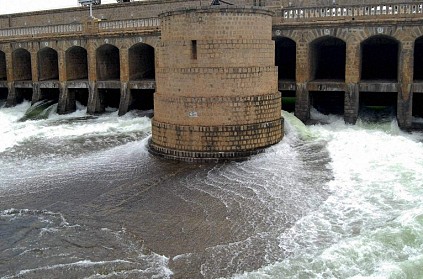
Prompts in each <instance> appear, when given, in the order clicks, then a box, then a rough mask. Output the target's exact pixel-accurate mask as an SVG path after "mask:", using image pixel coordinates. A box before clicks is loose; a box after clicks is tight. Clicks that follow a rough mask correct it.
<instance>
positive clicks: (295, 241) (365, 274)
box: [235, 115, 423, 279]
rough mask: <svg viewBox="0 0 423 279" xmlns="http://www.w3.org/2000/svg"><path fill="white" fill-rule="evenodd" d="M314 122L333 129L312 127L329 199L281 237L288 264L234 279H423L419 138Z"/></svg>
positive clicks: (422, 151)
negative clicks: (323, 144)
mask: <svg viewBox="0 0 423 279" xmlns="http://www.w3.org/2000/svg"><path fill="white" fill-rule="evenodd" d="M314 118H320V119H321V120H324V121H325V122H329V123H330V124H329V125H315V126H311V127H309V130H310V132H311V133H313V134H314V135H317V136H318V138H320V139H324V140H326V141H327V149H328V151H329V153H330V157H331V159H332V162H331V163H330V167H331V169H332V172H333V175H334V178H333V180H331V181H330V182H329V183H328V187H329V189H330V196H329V198H328V199H327V200H326V201H325V202H324V203H323V204H322V205H321V206H319V207H318V208H317V209H316V210H315V211H313V212H310V213H309V214H307V215H306V216H304V217H302V218H301V219H300V220H298V221H297V222H296V223H295V224H294V225H293V226H292V227H291V228H290V229H288V230H286V231H284V232H283V233H281V234H280V235H279V237H278V246H279V247H280V248H281V250H283V251H285V252H286V253H285V255H288V256H286V257H281V258H280V260H279V261H277V262H276V263H273V264H269V265H267V266H264V267H262V268H261V269H259V270H257V271H254V272H249V273H244V274H241V275H237V276H235V278H238V279H240V278H356V279H358V278H374V279H375V278H416V279H417V278H423V143H422V139H423V136H422V134H421V133H415V134H407V133H404V132H401V131H400V130H399V129H398V126H397V124H396V121H392V122H388V123H379V124H368V123H364V122H362V121H359V122H358V123H357V125H355V126H351V125H346V124H344V123H343V120H342V119H341V118H339V117H334V116H331V117H325V116H322V115H314ZM323 118H324V119H323Z"/></svg>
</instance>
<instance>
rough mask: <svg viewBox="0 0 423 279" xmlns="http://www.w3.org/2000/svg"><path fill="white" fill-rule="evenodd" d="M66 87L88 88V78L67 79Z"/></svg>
mask: <svg viewBox="0 0 423 279" xmlns="http://www.w3.org/2000/svg"><path fill="white" fill-rule="evenodd" d="M66 86H67V87H68V88H89V87H90V85H89V83H88V80H72V81H68V82H67V85H66Z"/></svg>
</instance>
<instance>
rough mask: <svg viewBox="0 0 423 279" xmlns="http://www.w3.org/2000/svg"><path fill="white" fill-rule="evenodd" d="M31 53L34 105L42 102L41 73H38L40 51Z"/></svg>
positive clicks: (34, 50)
mask: <svg viewBox="0 0 423 279" xmlns="http://www.w3.org/2000/svg"><path fill="white" fill-rule="evenodd" d="M30 53H31V72H32V102H31V103H32V104H34V103H36V102H38V101H40V99H41V90H40V83H39V72H38V68H39V66H38V49H32V50H31V51H30Z"/></svg>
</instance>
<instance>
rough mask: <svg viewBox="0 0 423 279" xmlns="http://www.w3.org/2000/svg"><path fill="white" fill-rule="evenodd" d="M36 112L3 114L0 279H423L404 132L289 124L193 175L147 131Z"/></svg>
mask: <svg viewBox="0 0 423 279" xmlns="http://www.w3.org/2000/svg"><path fill="white" fill-rule="evenodd" d="M28 108H29V103H23V104H21V105H19V106H17V107H15V108H0V127H1V129H0V130H1V132H0V135H1V140H0V165H1V168H2V169H1V173H0V237H1V238H0V239H1V241H0V278H171V277H175V278H220V277H221V278H423V201H422V199H423V143H422V141H423V134H422V133H417V132H416V133H405V132H402V131H400V130H399V129H398V126H397V123H396V121H395V120H389V121H386V119H382V120H381V121H379V122H377V123H368V122H367V121H365V120H359V121H358V123H357V125H355V126H351V125H346V124H344V123H343V120H342V118H341V117H337V116H324V115H320V114H318V113H316V112H313V118H315V119H318V120H319V122H321V123H327V124H325V125H319V124H317V125H313V126H304V125H303V124H302V123H301V122H299V121H298V120H297V119H296V118H295V117H293V116H292V115H290V114H287V113H285V121H286V136H285V138H284V140H283V141H282V142H281V143H279V144H277V145H275V146H273V147H271V148H269V149H268V150H267V151H266V152H265V153H263V154H260V155H257V156H254V157H253V158H251V160H248V161H245V162H240V163H226V164H216V165H190V164H183V163H177V162H169V161H164V160H161V159H157V158H154V157H153V156H151V155H150V154H148V152H147V149H146V145H147V141H148V138H149V135H150V120H149V119H148V118H142V117H137V116H136V114H132V113H129V114H127V115H125V116H123V117H117V114H116V113H109V114H105V115H102V116H98V117H93V116H87V115H86V112H85V109H84V108H83V107H80V108H79V110H78V111H77V112H75V113H73V114H70V115H66V116H59V115H57V114H55V113H52V114H50V117H49V118H48V119H42V120H29V121H25V122H19V121H18V120H19V119H20V118H21V117H22V116H23V114H24V113H25V111H26V110H27V109H28ZM363 119H365V118H363Z"/></svg>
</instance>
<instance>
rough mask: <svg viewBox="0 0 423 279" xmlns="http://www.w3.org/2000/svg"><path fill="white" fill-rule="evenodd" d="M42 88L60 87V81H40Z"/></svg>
mask: <svg viewBox="0 0 423 279" xmlns="http://www.w3.org/2000/svg"><path fill="white" fill-rule="evenodd" d="M39 86H40V88H59V87H60V82H59V81H58V80H45V81H40V82H39Z"/></svg>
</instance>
